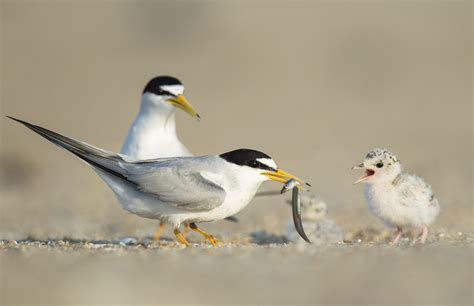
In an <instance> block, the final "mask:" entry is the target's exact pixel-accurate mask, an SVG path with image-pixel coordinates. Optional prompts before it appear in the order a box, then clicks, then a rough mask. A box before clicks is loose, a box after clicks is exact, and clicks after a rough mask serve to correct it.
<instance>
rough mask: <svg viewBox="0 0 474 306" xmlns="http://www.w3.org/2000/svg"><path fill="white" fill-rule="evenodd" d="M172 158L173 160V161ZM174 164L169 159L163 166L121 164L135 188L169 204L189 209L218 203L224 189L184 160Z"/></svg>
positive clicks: (148, 163) (156, 164) (201, 209)
mask: <svg viewBox="0 0 474 306" xmlns="http://www.w3.org/2000/svg"><path fill="white" fill-rule="evenodd" d="M174 161H175V160H174ZM183 161H184V163H182V164H181V165H179V166H178V165H177V164H176V163H175V162H173V161H172V160H171V162H169V161H165V162H164V165H163V163H161V162H160V161H159V160H157V161H155V162H151V163H150V162H147V163H146V164H143V163H135V164H128V165H123V166H124V168H125V169H126V174H125V176H126V177H127V179H128V181H130V182H132V183H134V184H135V185H136V188H138V189H139V190H141V191H143V192H146V193H148V194H150V195H152V196H154V197H156V198H157V199H158V200H160V201H161V202H165V203H167V204H169V205H171V206H174V207H177V208H180V209H186V210H191V211H208V210H211V209H213V208H216V207H218V206H220V205H221V204H222V203H223V202H224V199H225V196H226V192H225V190H224V189H223V188H222V187H220V186H219V185H218V184H216V183H215V182H213V181H211V180H210V179H208V178H206V172H205V171H199V170H196V169H193V168H192V165H189V166H190V167H183V166H187V164H188V163H186V160H184V159H183Z"/></svg>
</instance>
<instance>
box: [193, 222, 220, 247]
mask: <svg viewBox="0 0 474 306" xmlns="http://www.w3.org/2000/svg"><path fill="white" fill-rule="evenodd" d="M189 227H190V228H191V229H192V230H193V231H195V232H196V233H198V234H200V235H203V236H204V238H205V239H206V240H207V241H209V242H210V243H211V244H212V245H213V246H218V245H219V243H221V242H220V241H219V240H217V239H216V237H214V236H212V235H211V234H209V233H206V232H205V231H203V230H202V229H200V228H199V227H197V225H196V224H195V223H194V222H193V223H190V224H189Z"/></svg>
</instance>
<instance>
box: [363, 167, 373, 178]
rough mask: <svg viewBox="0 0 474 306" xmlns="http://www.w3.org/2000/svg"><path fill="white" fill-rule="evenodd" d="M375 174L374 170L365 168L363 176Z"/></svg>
mask: <svg viewBox="0 0 474 306" xmlns="http://www.w3.org/2000/svg"><path fill="white" fill-rule="evenodd" d="M374 174H375V171H374V170H372V169H365V177H369V176H372V175H374Z"/></svg>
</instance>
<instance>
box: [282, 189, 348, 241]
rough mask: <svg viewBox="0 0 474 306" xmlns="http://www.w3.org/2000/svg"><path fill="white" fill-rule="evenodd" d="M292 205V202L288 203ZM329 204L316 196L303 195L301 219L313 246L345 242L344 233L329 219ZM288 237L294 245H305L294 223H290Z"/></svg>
mask: <svg viewBox="0 0 474 306" xmlns="http://www.w3.org/2000/svg"><path fill="white" fill-rule="evenodd" d="M288 204H291V201H288ZM327 213H328V208H327V204H326V203H325V202H324V201H323V200H322V199H321V198H319V197H318V196H316V195H314V194H302V195H301V219H302V221H303V227H304V229H305V232H306V235H307V236H308V238H309V239H310V240H311V242H312V243H313V244H316V245H322V244H330V243H336V242H340V241H343V240H344V234H343V231H342V230H341V229H340V228H339V226H337V225H336V223H335V222H334V221H332V220H330V219H328V218H327ZM286 237H287V239H288V240H289V241H291V242H293V243H301V244H303V243H304V242H303V240H301V238H300V237H299V234H298V233H297V231H296V229H295V225H294V222H293V221H290V222H289V223H288V230H287V234H286Z"/></svg>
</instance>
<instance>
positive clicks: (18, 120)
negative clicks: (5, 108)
mask: <svg viewBox="0 0 474 306" xmlns="http://www.w3.org/2000/svg"><path fill="white" fill-rule="evenodd" d="M5 117H7V118H9V119H11V120H15V121H16V122H20V123H22V124H27V122H25V121H23V120H20V119H18V118H15V117H11V116H5Z"/></svg>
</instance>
